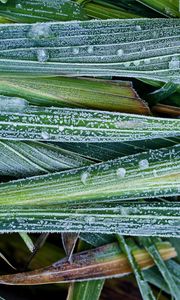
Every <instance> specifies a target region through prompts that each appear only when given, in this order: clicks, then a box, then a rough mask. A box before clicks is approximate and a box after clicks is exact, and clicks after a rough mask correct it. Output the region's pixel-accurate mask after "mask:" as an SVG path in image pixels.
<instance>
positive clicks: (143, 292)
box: [117, 234, 155, 300]
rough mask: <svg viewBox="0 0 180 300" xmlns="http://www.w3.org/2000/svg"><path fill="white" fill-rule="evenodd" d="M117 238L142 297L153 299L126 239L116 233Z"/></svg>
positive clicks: (147, 299) (145, 299)
mask: <svg viewBox="0 0 180 300" xmlns="http://www.w3.org/2000/svg"><path fill="white" fill-rule="evenodd" d="M117 240H118V243H119V246H120V248H121V249H122V251H123V253H124V254H125V255H126V257H127V258H128V261H129V263H130V265H131V268H132V270H133V272H134V275H135V277H136V280H137V283H138V286H139V289H140V292H141V296H142V298H143V299H144V300H152V299H153V300H155V297H154V295H153V293H152V290H151V288H150V286H149V285H148V283H147V282H146V280H145V278H144V275H143V273H142V271H141V269H140V267H139V265H138V263H137V261H136V259H135V257H134V255H133V253H132V250H131V248H130V247H129V246H128V244H127V243H126V240H125V239H124V237H123V236H120V235H119V234H117Z"/></svg>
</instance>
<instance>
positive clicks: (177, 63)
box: [169, 57, 180, 69]
mask: <svg viewBox="0 0 180 300" xmlns="http://www.w3.org/2000/svg"><path fill="white" fill-rule="evenodd" d="M179 68H180V60H179V58H177V57H173V58H172V59H171V61H170V62H169V69H179Z"/></svg>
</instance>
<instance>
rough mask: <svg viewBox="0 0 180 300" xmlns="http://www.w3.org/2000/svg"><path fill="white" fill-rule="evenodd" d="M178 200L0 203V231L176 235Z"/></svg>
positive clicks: (179, 230)
mask: <svg viewBox="0 0 180 300" xmlns="http://www.w3.org/2000/svg"><path fill="white" fill-rule="evenodd" d="M179 208H180V204H179V202H164V203H163V202H158V201H153V202H145V203H143V202H137V203H132V202H129V203H122V204H121V205H120V204H119V203H115V204H114V203H113V204H97V203H96V204H95V205H94V206H92V205H91V204H88V206H87V204H85V205H82V204H81V206H80V207H78V206H76V205H71V206H68V205H67V204H64V206H63V207H61V208H60V206H59V205H57V206H56V205H43V206H37V205H36V204H35V205H29V206H28V205H26V206H22V205H19V206H18V205H14V206H6V205H1V206H0V232H1V233H8V232H24V231H25V230H26V231H27V232H81V234H82V233H88V232H90V233H105V234H112V233H120V234H122V235H131V236H149V235H151V236H163V237H173V236H174V237H178V236H179V235H180V216H179Z"/></svg>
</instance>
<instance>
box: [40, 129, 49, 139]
mask: <svg viewBox="0 0 180 300" xmlns="http://www.w3.org/2000/svg"><path fill="white" fill-rule="evenodd" d="M41 136H42V138H43V139H44V140H47V139H48V138H49V134H48V133H47V132H46V131H43V132H42V133H41Z"/></svg>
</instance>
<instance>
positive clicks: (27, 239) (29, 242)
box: [19, 232, 34, 252]
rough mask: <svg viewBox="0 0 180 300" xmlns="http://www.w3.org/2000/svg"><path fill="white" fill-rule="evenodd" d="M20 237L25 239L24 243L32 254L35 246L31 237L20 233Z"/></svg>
mask: <svg viewBox="0 0 180 300" xmlns="http://www.w3.org/2000/svg"><path fill="white" fill-rule="evenodd" d="M19 234H20V237H21V238H22V239H23V241H24V243H25V244H26V246H27V248H28V249H29V251H30V252H33V251H34V244H33V241H32V240H31V238H30V236H29V235H28V234H27V233H26V232H20V233H19Z"/></svg>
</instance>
